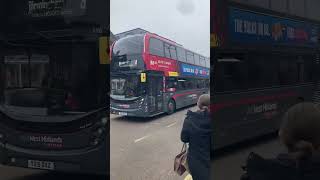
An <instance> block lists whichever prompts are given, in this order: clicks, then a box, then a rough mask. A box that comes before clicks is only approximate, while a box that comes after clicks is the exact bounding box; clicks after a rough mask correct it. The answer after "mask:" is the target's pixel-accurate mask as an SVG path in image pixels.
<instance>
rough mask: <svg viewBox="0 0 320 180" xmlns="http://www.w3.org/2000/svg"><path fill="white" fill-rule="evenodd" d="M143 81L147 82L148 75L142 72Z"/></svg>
mask: <svg viewBox="0 0 320 180" xmlns="http://www.w3.org/2000/svg"><path fill="white" fill-rule="evenodd" d="M141 82H147V75H146V73H141Z"/></svg>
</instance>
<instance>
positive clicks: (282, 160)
mask: <svg viewBox="0 0 320 180" xmlns="http://www.w3.org/2000/svg"><path fill="white" fill-rule="evenodd" d="M246 168H247V173H246V175H245V176H247V177H245V178H243V179H246V180H319V179H320V154H315V155H313V156H311V157H309V158H307V159H305V160H301V161H299V162H297V161H296V160H295V159H294V158H292V157H291V156H290V155H288V154H280V155H279V156H278V157H277V158H275V159H264V158H262V157H261V156H259V155H257V154H254V153H251V155H250V156H249V158H248V161H247V167H246Z"/></svg>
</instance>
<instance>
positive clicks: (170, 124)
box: [167, 122, 178, 128]
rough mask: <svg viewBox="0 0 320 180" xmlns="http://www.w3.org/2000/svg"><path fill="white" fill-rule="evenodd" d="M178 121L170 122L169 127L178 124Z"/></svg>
mask: <svg viewBox="0 0 320 180" xmlns="http://www.w3.org/2000/svg"><path fill="white" fill-rule="evenodd" d="M177 123H178V122H175V123H172V124H169V125H168V126H167V127H168V128H169V127H172V126H174V125H176V124H177Z"/></svg>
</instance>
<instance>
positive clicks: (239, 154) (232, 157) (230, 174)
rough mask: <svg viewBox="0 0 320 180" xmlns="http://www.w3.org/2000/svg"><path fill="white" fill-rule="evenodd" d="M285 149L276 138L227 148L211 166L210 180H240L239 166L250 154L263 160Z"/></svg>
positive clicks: (267, 138)
mask: <svg viewBox="0 0 320 180" xmlns="http://www.w3.org/2000/svg"><path fill="white" fill-rule="evenodd" d="M284 151H285V148H284V147H283V146H282V145H281V144H280V143H279V140H278V139H277V137H276V136H271V137H264V138H261V139H258V140H255V141H254V142H250V143H246V144H242V145H241V147H236V148H228V149H227V152H225V153H219V154H218V155H217V157H215V158H214V160H213V163H212V165H211V169H212V170H211V172H212V178H211V179H212V180H240V176H241V175H242V174H243V171H242V169H241V166H243V165H244V164H245V161H246V158H247V157H248V155H249V153H250V152H256V153H258V154H260V155H262V156H263V157H265V158H271V157H275V156H276V155H277V154H278V153H279V152H284Z"/></svg>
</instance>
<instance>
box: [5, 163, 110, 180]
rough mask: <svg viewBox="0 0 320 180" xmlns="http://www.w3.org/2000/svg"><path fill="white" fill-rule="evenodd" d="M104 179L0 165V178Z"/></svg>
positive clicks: (7, 179) (17, 179) (41, 179)
mask: <svg viewBox="0 0 320 180" xmlns="http://www.w3.org/2000/svg"><path fill="white" fill-rule="evenodd" d="M57 179H58V180H72V179H76V180H106V178H105V177H101V176H100V177H98V176H92V175H75V174H65V173H52V172H48V171H42V170H33V169H24V168H17V167H7V166H0V180H57Z"/></svg>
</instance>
